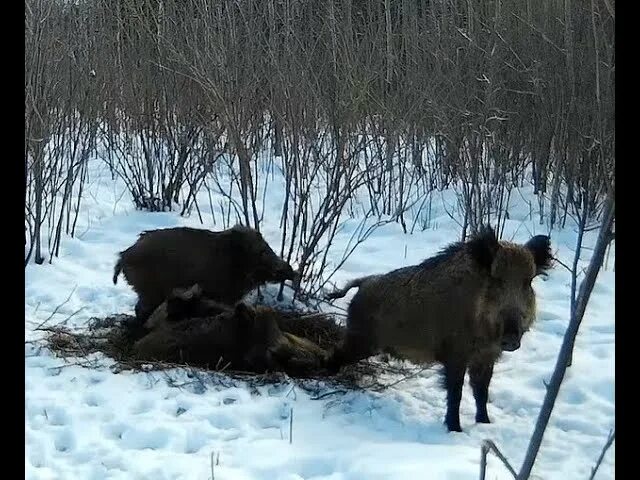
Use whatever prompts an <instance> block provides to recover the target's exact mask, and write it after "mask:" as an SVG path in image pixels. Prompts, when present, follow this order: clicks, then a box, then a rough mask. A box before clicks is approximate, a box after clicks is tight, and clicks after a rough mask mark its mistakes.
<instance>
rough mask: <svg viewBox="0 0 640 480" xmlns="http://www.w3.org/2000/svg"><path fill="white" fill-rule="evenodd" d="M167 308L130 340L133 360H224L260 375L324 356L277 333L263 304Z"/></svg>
mask: <svg viewBox="0 0 640 480" xmlns="http://www.w3.org/2000/svg"><path fill="white" fill-rule="evenodd" d="M189 308H192V307H189ZM196 308H199V307H196ZM165 312H166V310H165ZM169 312H170V313H171V314H170V315H168V316H167V318H165V319H163V320H162V321H159V322H156V323H155V325H154V328H153V329H152V330H151V331H150V332H149V333H148V334H147V335H145V336H144V337H143V338H142V339H140V340H138V341H137V342H136V343H135V344H134V355H135V357H136V358H138V359H139V360H142V361H145V360H146V361H153V360H156V361H165V362H175V363H188V364H190V365H193V366H198V367H204V368H220V367H223V366H225V365H226V364H227V363H228V364H229V368H231V369H233V370H248V371H253V372H258V373H261V372H264V371H266V370H271V371H275V370H282V371H286V372H296V371H300V370H302V371H309V370H313V369H314V368H315V369H317V368H319V367H320V365H321V363H322V360H323V359H324V357H325V356H326V351H325V350H323V349H321V348H320V347H318V346H317V345H315V344H314V343H313V342H311V341H309V340H306V339H304V338H300V337H297V336H295V335H293V334H290V333H286V332H285V333H283V332H282V331H281V330H280V328H279V327H278V317H279V312H278V311H277V310H274V309H272V308H269V307H255V308H253V307H250V306H248V305H246V304H244V303H242V302H240V303H238V304H236V305H235V307H227V308H225V309H224V311H222V312H221V313H219V314H217V315H215V316H208V317H196V318H186V317H184V316H183V315H184V312H180V311H178V310H177V309H175V310H173V309H170V310H169ZM154 315H155V313H154Z"/></svg>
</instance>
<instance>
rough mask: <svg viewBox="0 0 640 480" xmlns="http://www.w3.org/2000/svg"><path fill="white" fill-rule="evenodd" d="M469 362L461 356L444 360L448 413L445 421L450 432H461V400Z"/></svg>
mask: <svg viewBox="0 0 640 480" xmlns="http://www.w3.org/2000/svg"><path fill="white" fill-rule="evenodd" d="M466 369H467V363H466V361H464V360H463V359H460V358H452V359H449V360H447V361H446V362H444V384H445V388H446V389H447V415H446V417H445V423H446V425H447V428H448V429H449V431H450V432H461V431H462V428H460V400H461V399H462V386H463V385H464V373H465V371H466Z"/></svg>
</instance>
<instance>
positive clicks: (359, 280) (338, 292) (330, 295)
mask: <svg viewBox="0 0 640 480" xmlns="http://www.w3.org/2000/svg"><path fill="white" fill-rule="evenodd" d="M374 276H375V275H367V276H366V277H360V278H356V279H354V280H351V281H350V282H349V283H347V284H346V285H345V286H344V288H341V289H340V290H335V291H333V292H331V293H328V294H327V295H325V297H324V298H325V300H335V299H336V298H342V297H344V296H345V295H346V294H347V292H348V291H349V290H351V289H352V288H355V287H360V286H362V284H363V283H364V282H365V281H367V280H369V279H370V278H373V277H374Z"/></svg>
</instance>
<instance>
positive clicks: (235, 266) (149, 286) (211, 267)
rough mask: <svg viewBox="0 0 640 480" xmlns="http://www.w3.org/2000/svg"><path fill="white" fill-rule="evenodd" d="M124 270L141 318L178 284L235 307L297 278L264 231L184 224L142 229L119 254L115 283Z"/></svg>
mask: <svg viewBox="0 0 640 480" xmlns="http://www.w3.org/2000/svg"><path fill="white" fill-rule="evenodd" d="M120 272H123V273H124V276H125V278H126V280H127V282H128V283H129V284H130V285H131V286H132V287H133V289H134V291H135V292H136V293H137V294H138V302H137V304H136V308H135V310H136V317H137V318H138V320H139V321H144V320H145V319H146V318H147V317H148V316H149V315H150V314H151V312H153V311H154V310H155V309H156V307H157V306H158V305H160V304H161V303H162V302H163V301H164V300H165V298H167V296H168V295H169V294H170V293H171V292H172V290H173V289H174V288H189V287H191V286H192V285H194V284H196V283H197V284H199V285H200V287H201V288H202V292H203V294H204V295H205V296H207V297H209V298H211V299H213V300H217V301H220V302H222V303H226V304H231V305H232V304H234V303H235V302H237V301H238V300H240V299H241V298H242V297H243V296H244V295H245V294H247V293H248V292H250V291H251V290H253V289H255V288H256V287H258V286H260V285H262V284H264V283H267V282H281V281H284V280H293V279H294V277H295V274H294V271H293V269H292V268H291V266H290V265H289V264H288V263H286V262H285V261H283V260H282V259H280V258H279V257H278V256H277V255H276V254H275V253H274V251H273V250H272V249H271V247H269V245H268V244H267V242H266V241H265V240H264V238H263V237H262V235H261V234H260V232H258V231H257V230H254V229H252V228H248V227H244V226H240V225H236V226H235V227H233V228H230V229H228V230H224V231H221V232H212V231H209V230H202V229H195V228H186V227H177V228H166V229H160V230H151V231H146V232H143V233H141V234H140V237H139V238H138V240H137V241H136V243H134V244H133V245H132V246H131V247H129V248H127V249H126V250H124V251H122V252H120V255H119V259H118V261H117V263H116V266H115V269H114V274H113V283H114V284H115V283H116V282H117V280H118V275H119V274H120Z"/></svg>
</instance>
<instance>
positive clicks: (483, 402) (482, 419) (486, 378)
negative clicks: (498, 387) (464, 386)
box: [469, 361, 493, 423]
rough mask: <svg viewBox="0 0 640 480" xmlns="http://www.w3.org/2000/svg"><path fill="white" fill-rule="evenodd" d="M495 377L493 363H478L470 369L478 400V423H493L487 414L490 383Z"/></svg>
mask: <svg viewBox="0 0 640 480" xmlns="http://www.w3.org/2000/svg"><path fill="white" fill-rule="evenodd" d="M492 375H493V362H488V361H476V362H473V363H472V364H471V366H470V367H469V380H470V383H471V388H472V389H473V397H474V398H475V400H476V422H478V423H491V422H490V420H489V415H488V414H487V400H488V398H489V383H490V382H491V376H492Z"/></svg>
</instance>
